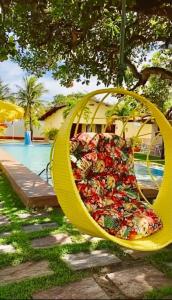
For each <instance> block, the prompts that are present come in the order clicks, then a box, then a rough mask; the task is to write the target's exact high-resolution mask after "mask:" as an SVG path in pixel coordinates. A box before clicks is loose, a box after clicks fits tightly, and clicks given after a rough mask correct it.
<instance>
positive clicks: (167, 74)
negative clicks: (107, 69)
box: [125, 57, 172, 91]
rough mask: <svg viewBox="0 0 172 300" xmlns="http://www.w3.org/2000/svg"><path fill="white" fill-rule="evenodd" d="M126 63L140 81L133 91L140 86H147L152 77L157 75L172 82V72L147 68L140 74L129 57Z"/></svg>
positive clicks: (157, 68)
mask: <svg viewBox="0 0 172 300" xmlns="http://www.w3.org/2000/svg"><path fill="white" fill-rule="evenodd" d="M125 62H126V64H127V66H128V67H129V68H130V70H131V72H132V73H133V75H134V77H135V78H137V79H138V82H137V83H136V84H135V85H134V86H133V87H132V88H131V89H130V90H131V91H133V90H135V89H136V88H137V87H138V86H140V85H145V84H146V82H147V81H148V79H149V77H150V76H151V75H157V76H160V77H161V79H167V80H170V81H172V72H171V71H169V70H167V69H164V68H161V67H147V68H144V69H143V70H142V71H141V72H138V70H137V68H136V66H135V65H134V64H133V63H132V62H131V61H130V60H129V59H128V58H127V57H126V58H125Z"/></svg>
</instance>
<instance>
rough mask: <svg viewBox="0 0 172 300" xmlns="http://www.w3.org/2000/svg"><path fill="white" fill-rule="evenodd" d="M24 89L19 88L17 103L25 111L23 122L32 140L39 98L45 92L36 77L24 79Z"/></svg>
mask: <svg viewBox="0 0 172 300" xmlns="http://www.w3.org/2000/svg"><path fill="white" fill-rule="evenodd" d="M23 81H24V87H19V91H18V93H17V98H18V99H17V101H18V104H19V105H20V106H22V107H23V108H24V110H25V115H24V120H25V129H26V130H28V129H29V130H30V132H31V139H32V138H33V123H34V122H35V121H36V120H37V115H38V112H39V109H40V107H41V106H42V103H41V96H42V95H43V94H44V93H45V92H47V90H46V89H45V88H44V86H43V84H42V83H38V82H37V77H35V76H29V77H24V78H23Z"/></svg>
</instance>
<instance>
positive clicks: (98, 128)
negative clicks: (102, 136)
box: [95, 124, 102, 133]
mask: <svg viewBox="0 0 172 300" xmlns="http://www.w3.org/2000/svg"><path fill="white" fill-rule="evenodd" d="M95 131H96V132H97V133H101V132H102V125H101V124H96V125H95Z"/></svg>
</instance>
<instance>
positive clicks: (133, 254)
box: [121, 247, 158, 259]
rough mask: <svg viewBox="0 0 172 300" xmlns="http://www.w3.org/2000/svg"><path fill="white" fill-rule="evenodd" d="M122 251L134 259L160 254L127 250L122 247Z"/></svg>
mask: <svg viewBox="0 0 172 300" xmlns="http://www.w3.org/2000/svg"><path fill="white" fill-rule="evenodd" d="M121 249H122V250H123V252H124V253H126V254H129V255H130V256H131V257H132V258H133V259H141V258H145V257H147V256H149V255H152V254H154V253H157V252H158V251H137V250H132V249H127V248H123V247H121Z"/></svg>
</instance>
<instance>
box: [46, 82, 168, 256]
mask: <svg viewBox="0 0 172 300" xmlns="http://www.w3.org/2000/svg"><path fill="white" fill-rule="evenodd" d="M115 93H118V94H123V95H129V96H131V97H134V98H135V99H137V100H139V101H140V102H141V103H143V104H144V105H145V106H146V107H147V108H148V109H149V110H150V111H151V113H152V116H153V117H154V118H155V120H156V122H157V125H158V127H159V128H160V132H161V134H162V136H163V140H164V146H165V168H164V176H163V180H162V183H161V187H160V190H159V193H158V196H157V198H156V200H155V201H154V204H153V210H154V212H155V213H156V214H157V216H158V217H160V219H161V220H162V224H163V227H162V229H160V230H159V231H157V232H156V233H153V234H151V235H149V236H147V237H143V238H139V239H132V240H129V239H124V238H120V237H117V236H114V235H112V234H110V233H109V232H107V231H106V230H105V229H104V228H103V226H100V225H99V224H98V222H96V221H95V220H94V218H93V217H92V216H91V214H90V213H89V211H88V209H87V208H86V206H85V204H84V201H83V200H82V198H81V195H80V193H79V190H78V188H77V184H76V181H75V178H74V176H73V170H72V165H71V159H70V133H71V128H72V124H73V122H74V120H76V118H78V123H79V120H80V118H81V115H82V111H83V109H84V107H85V106H86V105H87V103H88V101H89V100H90V99H91V98H92V97H95V96H96V95H101V94H102V95H104V94H106V95H110V94H113V95H114V94H115ZM103 99H104V98H103ZM171 137H172V127H171V125H170V124H169V122H168V121H167V120H166V118H165V117H164V115H163V114H162V113H161V112H160V111H159V110H158V108H157V107H156V106H155V105H154V104H152V103H151V102H150V101H149V100H147V99H146V98H144V97H142V96H140V95H138V94H136V93H134V92H130V91H127V90H124V89H121V88H108V89H102V90H97V91H94V92H91V93H89V94H88V95H87V96H86V97H84V98H83V99H82V100H81V101H79V102H78V103H77V104H76V106H75V107H74V108H73V110H72V111H71V112H70V114H69V115H68V117H67V118H66V120H65V122H64V123H63V125H62V126H61V128H60V130H59V132H58V135H57V138H56V140H55V144H54V148H53V152H52V161H51V164H52V178H53V184H54V189H55V192H56V194H57V197H58V201H59V203H60V205H61V207H62V209H63V211H64V213H65V214H66V216H67V217H68V218H69V220H70V221H71V223H73V224H74V225H75V226H76V227H78V228H79V229H80V230H81V231H82V232H84V233H86V234H90V235H92V236H97V237H100V238H104V239H107V240H111V241H112V242H114V243H118V244H119V245H121V246H124V247H127V248H131V249H135V250H141V251H155V250H159V249H161V248H163V247H165V246H167V245H168V244H170V243H171V242H172V212H171V205H172V199H171V195H172V184H171V180H172V175H171V174H172V173H171V172H172V155H171V151H172V138H171Z"/></svg>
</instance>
